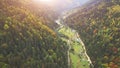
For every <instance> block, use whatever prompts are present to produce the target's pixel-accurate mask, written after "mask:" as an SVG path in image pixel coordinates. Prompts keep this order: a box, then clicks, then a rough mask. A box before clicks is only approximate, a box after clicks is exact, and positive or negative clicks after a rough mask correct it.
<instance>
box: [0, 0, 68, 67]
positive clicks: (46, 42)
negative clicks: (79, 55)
mask: <svg viewBox="0 0 120 68" xmlns="http://www.w3.org/2000/svg"><path fill="white" fill-rule="evenodd" d="M26 2H28V1H27V0H0V68H67V54H66V53H67V46H66V43H65V42H64V41H62V40H61V39H60V38H58V37H57V35H56V33H55V32H54V31H53V30H52V29H51V28H49V27H48V26H46V25H45V24H44V22H46V19H47V21H50V19H49V18H47V17H44V15H42V14H44V13H43V12H42V11H43V10H39V14H41V16H40V15H37V12H35V11H32V9H30V7H29V6H27V7H26ZM40 11H41V12H40ZM44 12H47V10H44ZM53 15H54V14H53ZM43 18H46V19H43ZM63 61H64V62H63Z"/></svg>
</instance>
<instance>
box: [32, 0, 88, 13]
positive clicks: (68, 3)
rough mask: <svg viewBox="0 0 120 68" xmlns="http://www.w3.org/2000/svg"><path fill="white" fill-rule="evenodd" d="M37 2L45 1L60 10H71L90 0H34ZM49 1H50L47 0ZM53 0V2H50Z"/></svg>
mask: <svg viewBox="0 0 120 68" xmlns="http://www.w3.org/2000/svg"><path fill="white" fill-rule="evenodd" d="M34 1H36V2H38V1H39V2H43V3H44V4H46V5H49V6H52V7H53V8H55V9H58V10H59V11H62V10H69V9H72V8H75V7H78V6H81V5H83V4H85V3H86V2H88V1H89V0H46V1H45V0H41V1H40V0H34ZM47 1H48V2H47ZM50 1H51V2H50Z"/></svg>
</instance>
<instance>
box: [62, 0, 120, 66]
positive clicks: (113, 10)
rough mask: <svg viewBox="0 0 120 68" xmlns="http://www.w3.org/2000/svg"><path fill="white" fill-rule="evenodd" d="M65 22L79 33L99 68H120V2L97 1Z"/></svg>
mask: <svg viewBox="0 0 120 68" xmlns="http://www.w3.org/2000/svg"><path fill="white" fill-rule="evenodd" d="M75 10H76V9H75ZM64 21H65V22H66V23H67V24H68V25H69V26H70V27H72V28H74V29H76V30H77V31H78V32H79V35H80V36H81V38H82V40H83V42H84V43H85V45H86V49H87V53H88V55H89V56H90V58H91V60H92V62H93V64H94V67H95V68H120V0H97V1H96V0H93V2H89V3H88V4H87V5H84V6H82V7H77V12H76V13H73V14H71V15H70V16H68V17H67V18H66V19H65V20H64Z"/></svg>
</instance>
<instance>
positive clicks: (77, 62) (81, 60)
mask: <svg viewBox="0 0 120 68" xmlns="http://www.w3.org/2000/svg"><path fill="white" fill-rule="evenodd" d="M58 32H59V33H60V34H63V35H65V36H67V37H68V39H66V38H64V37H62V39H63V40H64V41H66V42H68V40H69V42H68V44H69V45H70V50H69V52H70V59H71V66H72V68H89V63H88V61H87V59H86V58H85V56H83V55H81V53H82V52H83V49H82V45H81V43H80V42H78V41H76V37H77V36H76V32H75V31H74V30H72V29H70V28H69V27H63V28H61V29H60V30H59V31H58Z"/></svg>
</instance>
